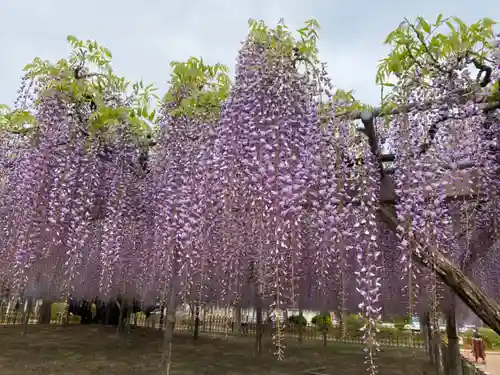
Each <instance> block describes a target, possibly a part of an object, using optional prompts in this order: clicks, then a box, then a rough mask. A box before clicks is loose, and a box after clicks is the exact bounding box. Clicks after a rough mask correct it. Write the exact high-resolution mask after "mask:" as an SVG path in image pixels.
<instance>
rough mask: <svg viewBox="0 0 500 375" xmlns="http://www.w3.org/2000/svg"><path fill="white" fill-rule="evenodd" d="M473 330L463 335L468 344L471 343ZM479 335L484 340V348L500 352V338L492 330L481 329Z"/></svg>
mask: <svg viewBox="0 0 500 375" xmlns="http://www.w3.org/2000/svg"><path fill="white" fill-rule="evenodd" d="M472 334H473V330H472V329H471V330H468V331H467V332H465V334H464V335H463V336H464V338H465V339H466V340H467V342H468V343H469V345H470V343H471V339H472ZM479 334H480V335H481V337H482V338H483V341H484V346H485V348H486V349H487V350H488V349H493V350H500V336H499V335H498V334H497V333H496V332H495V331H493V330H492V329H491V328H479Z"/></svg>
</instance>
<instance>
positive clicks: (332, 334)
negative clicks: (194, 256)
mask: <svg viewBox="0 0 500 375" xmlns="http://www.w3.org/2000/svg"><path fill="white" fill-rule="evenodd" d="M24 317H25V314H24V313H23V312H17V313H15V312H12V313H10V314H0V324H3V325H6V324H23V323H24ZM65 320H66V319H65V317H64V316H63V314H61V313H58V314H57V315H56V316H55V319H51V324H63V323H64V321H65ZM161 320H162V319H160V315H159V314H154V315H152V316H150V317H149V318H146V317H145V316H144V315H143V314H137V315H135V316H132V318H131V321H130V323H131V324H133V325H136V326H139V327H150V328H156V329H161V328H163V327H160V324H161V325H164V321H165V320H166V319H163V322H161ZM38 322H39V320H38V316H36V314H31V315H30V317H29V319H28V324H30V325H32V324H38ZM69 323H70V324H79V323H80V317H79V316H70V317H69ZM275 329H276V328H275V327H274V326H273V324H272V323H264V324H262V326H261V332H262V334H263V335H264V336H266V335H268V336H270V335H271V334H272V333H273V331H274V330H275ZM174 330H175V331H176V332H184V333H192V334H194V331H195V322H194V319H185V318H177V319H176V322H175V325H174ZM198 332H199V334H204V335H207V334H208V335H239V336H255V335H256V334H257V324H256V323H255V322H254V321H248V320H247V321H245V320H243V321H242V322H240V323H239V324H237V323H236V322H235V321H234V320H233V319H232V318H230V317H227V316H208V317H204V318H203V319H200V320H199V326H198ZM395 332H398V331H396V330H393V331H391V332H385V331H381V332H379V333H378V334H377V341H378V343H379V345H380V346H385V347H406V348H424V339H423V337H422V336H421V335H420V334H419V333H415V332H402V331H399V333H396V334H395ZM282 334H283V336H284V338H285V339H290V340H291V339H295V340H297V341H300V340H304V341H306V340H309V341H310V340H316V341H324V342H325V344H326V343H345V344H362V343H363V332H361V331H359V330H348V331H347V332H346V333H345V334H343V333H342V332H341V330H340V329H339V328H338V327H334V326H329V327H327V329H326V330H324V329H323V327H318V326H315V325H306V326H299V325H296V324H293V323H286V324H284V325H283V328H282Z"/></svg>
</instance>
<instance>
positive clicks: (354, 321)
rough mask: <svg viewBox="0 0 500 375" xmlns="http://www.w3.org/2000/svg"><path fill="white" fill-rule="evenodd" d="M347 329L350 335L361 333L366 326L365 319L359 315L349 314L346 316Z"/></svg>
mask: <svg viewBox="0 0 500 375" xmlns="http://www.w3.org/2000/svg"><path fill="white" fill-rule="evenodd" d="M345 320H346V329H347V331H348V332H349V333H351V332H357V331H359V330H360V329H361V328H362V327H363V326H364V325H365V321H364V319H363V318H362V317H361V316H359V315H358V314H349V315H346V316H345Z"/></svg>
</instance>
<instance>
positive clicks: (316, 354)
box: [0, 325, 433, 375]
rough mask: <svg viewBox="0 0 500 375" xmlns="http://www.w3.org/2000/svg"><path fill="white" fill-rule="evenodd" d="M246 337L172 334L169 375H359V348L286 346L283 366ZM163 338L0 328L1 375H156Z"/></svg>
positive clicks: (411, 353)
mask: <svg viewBox="0 0 500 375" xmlns="http://www.w3.org/2000/svg"><path fill="white" fill-rule="evenodd" d="M253 344H254V341H253V339H252V338H251V337H248V338H241V337H228V338H226V339H225V338H223V337H217V338H211V337H209V336H202V337H200V338H199V340H197V341H193V339H192V338H191V336H190V335H189V334H176V335H175V337H174V344H173V350H172V364H171V371H170V374H171V375H212V374H213V375H223V374H228V375H229V374H232V375H250V374H252V375H253V374H258V375H266V374H273V375H285V374H287V375H293V374H297V375H298V374H302V375H303V374H304V371H305V370H307V369H311V368H319V367H323V368H324V369H322V370H321V371H318V372H319V373H321V374H325V375H333V374H335V375H356V374H364V373H365V372H366V371H365V367H366V366H365V364H364V356H365V354H364V353H363V351H362V347H361V346H358V345H341V344H332V345H330V346H327V347H323V345H322V343H321V342H304V343H303V344H302V345H299V344H298V343H297V342H295V341H290V340H289V341H288V342H286V345H287V348H286V349H285V359H284V360H283V361H277V360H276V357H274V356H273V354H272V352H273V350H274V348H273V347H272V344H271V341H270V339H269V338H267V339H266V340H265V344H264V346H265V349H266V350H265V352H264V353H262V354H261V355H260V356H256V355H255V354H254V350H253V348H254V345H253ZM162 350H163V336H162V333H161V332H158V331H157V330H152V329H147V328H137V329H133V330H131V332H130V335H127V334H124V335H122V336H117V335H116V333H115V328H110V327H102V326H80V325H78V326H69V327H58V326H30V327H29V333H28V335H27V336H23V335H22V327H19V326H8V327H0V353H1V355H0V375H23V374H43V375H47V374H58V375H59V374H68V375H69V374H71V375H91V374H92V375H98V374H103V375H104V374H106V375H110V374H120V375H132V374H134V375H141V374H148V375H151V374H154V373H158V370H159V369H160V368H159V366H160V363H161V357H162ZM377 364H378V365H379V369H380V371H379V373H380V374H381V375H421V374H423V373H424V372H425V373H426V374H429V375H431V374H432V373H433V372H432V367H431V366H430V365H428V360H427V357H426V355H425V353H424V352H422V351H419V350H412V349H383V351H382V352H380V353H379V354H378V358H377Z"/></svg>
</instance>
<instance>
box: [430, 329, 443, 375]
mask: <svg viewBox="0 0 500 375" xmlns="http://www.w3.org/2000/svg"><path fill="white" fill-rule="evenodd" d="M431 345H432V352H433V354H434V365H435V366H436V374H437V375H441V374H442V373H443V360H442V359H443V356H442V353H441V334H440V332H439V327H434V328H433V332H432V341H431Z"/></svg>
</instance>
